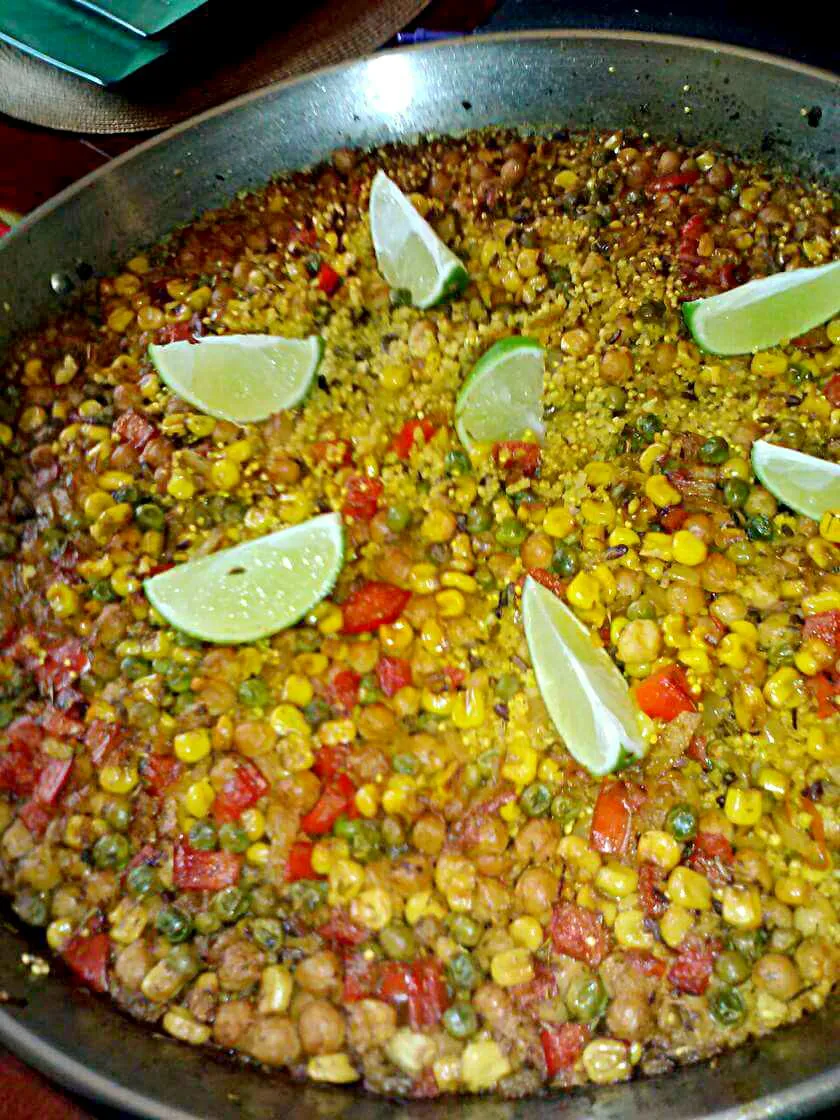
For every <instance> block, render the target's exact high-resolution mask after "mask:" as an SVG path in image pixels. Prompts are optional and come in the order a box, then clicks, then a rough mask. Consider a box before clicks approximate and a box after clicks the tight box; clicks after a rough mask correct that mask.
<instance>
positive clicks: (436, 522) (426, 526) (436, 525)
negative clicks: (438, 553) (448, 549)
mask: <svg viewBox="0 0 840 1120" xmlns="http://www.w3.org/2000/svg"><path fill="white" fill-rule="evenodd" d="M456 529H457V524H456V521H455V515H454V514H452V513H450V512H449V510H444V509H433V510H430V512H429V513H427V514H426V516H425V518H424V520H423V524H422V526H421V527H420V532H421V534H422V536H423V537H424V539H425V540H427V541H431V542H432V544H445V543H446V541H450V540H452V538H453V537H454V536H455V530H456Z"/></svg>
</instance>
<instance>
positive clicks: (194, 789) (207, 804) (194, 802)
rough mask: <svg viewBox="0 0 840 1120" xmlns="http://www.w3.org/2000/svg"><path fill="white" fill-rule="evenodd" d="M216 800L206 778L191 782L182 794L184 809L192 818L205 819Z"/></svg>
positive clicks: (214, 793)
mask: <svg viewBox="0 0 840 1120" xmlns="http://www.w3.org/2000/svg"><path fill="white" fill-rule="evenodd" d="M215 800H216V791H215V790H214V789H213V787H212V785H211V784H210V782H209V781H208V780H207V778H202V779H201V781H198V782H193V784H192V785H191V786H189V787H188V789H187V791H186V793H185V794H184V807H185V809H186V810H187V812H188V813H190V814H191V815H192V816H194V817H206V816H207V814H208V813H209V812H210V810H211V808H212V807H213V802H214V801H215Z"/></svg>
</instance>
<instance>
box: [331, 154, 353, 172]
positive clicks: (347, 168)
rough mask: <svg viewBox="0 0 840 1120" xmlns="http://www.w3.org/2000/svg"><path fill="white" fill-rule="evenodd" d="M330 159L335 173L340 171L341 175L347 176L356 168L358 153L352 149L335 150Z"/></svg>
mask: <svg viewBox="0 0 840 1120" xmlns="http://www.w3.org/2000/svg"><path fill="white" fill-rule="evenodd" d="M332 158H333V164H334V165H335V169H336V171H340V172H341V174H342V175H349V174H350V172H351V171H352V170H353V168H354V167H355V166H356V160H357V159H358V153H357V152H354V151H353V149H352V148H336V150H335V151H334V152H333V157H332Z"/></svg>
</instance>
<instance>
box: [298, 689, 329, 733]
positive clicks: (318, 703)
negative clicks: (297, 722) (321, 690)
mask: <svg viewBox="0 0 840 1120" xmlns="http://www.w3.org/2000/svg"><path fill="white" fill-rule="evenodd" d="M330 715H331V712H330V706H329V704H328V703H327V702H326V700H322V699H321V697H320V696H316V697H315V699H314V700H310V701H309V703H308V704H307V705H306V707H305V708H304V709H303V718H304V719H305V720H306V722H307V723H308V724H309V726H310V727H320V726H321V724H322V723H326V721H327V720H328V719H329V718H330Z"/></svg>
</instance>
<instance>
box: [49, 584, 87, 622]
mask: <svg viewBox="0 0 840 1120" xmlns="http://www.w3.org/2000/svg"><path fill="white" fill-rule="evenodd" d="M47 602H48V603H49V605H50V609H51V610H52V612H53V614H54V615H55V616H56V618H69V617H70V616H71V615H74V614H75V613H76V612H77V611H78V609H79V596H78V593H77V592H76V591H75V590H74V589H73V588H72V587H68V586H67V584H66V583H53V584H51V585H50V586H49V587H48V588H47Z"/></svg>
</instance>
